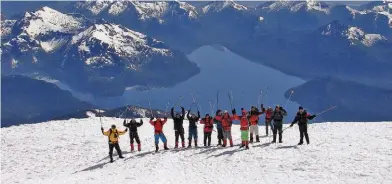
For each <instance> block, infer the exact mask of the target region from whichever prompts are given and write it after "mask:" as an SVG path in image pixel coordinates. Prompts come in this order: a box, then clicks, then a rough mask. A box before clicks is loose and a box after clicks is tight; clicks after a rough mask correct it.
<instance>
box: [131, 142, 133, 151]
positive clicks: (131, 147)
mask: <svg viewBox="0 0 392 184" xmlns="http://www.w3.org/2000/svg"><path fill="white" fill-rule="evenodd" d="M133 150H134V147H133V144H131V152H133Z"/></svg>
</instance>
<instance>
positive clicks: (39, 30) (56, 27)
mask: <svg viewBox="0 0 392 184" xmlns="http://www.w3.org/2000/svg"><path fill="white" fill-rule="evenodd" d="M24 19H25V20H28V24H27V26H26V27H24V29H25V30H26V32H27V34H28V35H30V36H31V37H32V38H35V37H37V36H38V35H43V34H46V33H47V32H61V33H75V32H76V31H77V30H79V29H80V28H82V27H83V23H82V19H79V18H75V17H73V16H70V15H66V14H63V13H61V12H59V11H56V10H54V9H51V8H49V7H46V6H45V7H43V8H41V9H40V10H38V11H36V12H32V13H28V12H27V13H26V14H25V17H24Z"/></svg>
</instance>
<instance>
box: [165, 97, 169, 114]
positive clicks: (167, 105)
mask: <svg viewBox="0 0 392 184" xmlns="http://www.w3.org/2000/svg"><path fill="white" fill-rule="evenodd" d="M169 105H170V100H169V101H167V104H166V109H165V116H167V111H168V110H169Z"/></svg>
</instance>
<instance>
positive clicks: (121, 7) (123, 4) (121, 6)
mask: <svg viewBox="0 0 392 184" xmlns="http://www.w3.org/2000/svg"><path fill="white" fill-rule="evenodd" d="M126 9H127V1H116V2H115V3H113V4H112V5H111V6H110V8H109V11H108V12H109V14H112V15H119V14H121V13H122V12H124V11H125V10H126Z"/></svg>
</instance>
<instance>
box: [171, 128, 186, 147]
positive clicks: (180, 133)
mask: <svg viewBox="0 0 392 184" xmlns="http://www.w3.org/2000/svg"><path fill="white" fill-rule="evenodd" d="M174 135H175V137H176V144H178V139H179V137H181V142H185V140H184V139H185V138H184V128H181V129H179V130H175V133H174Z"/></svg>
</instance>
